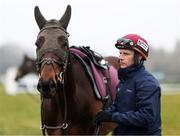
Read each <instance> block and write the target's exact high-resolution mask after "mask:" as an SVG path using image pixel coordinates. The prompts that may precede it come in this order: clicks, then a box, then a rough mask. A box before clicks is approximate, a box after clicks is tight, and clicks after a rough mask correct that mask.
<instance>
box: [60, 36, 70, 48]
mask: <svg viewBox="0 0 180 136" xmlns="http://www.w3.org/2000/svg"><path fill="white" fill-rule="evenodd" d="M58 43H59V45H60V46H61V47H63V48H65V47H67V46H68V40H67V39H66V38H65V37H63V36H60V37H58Z"/></svg>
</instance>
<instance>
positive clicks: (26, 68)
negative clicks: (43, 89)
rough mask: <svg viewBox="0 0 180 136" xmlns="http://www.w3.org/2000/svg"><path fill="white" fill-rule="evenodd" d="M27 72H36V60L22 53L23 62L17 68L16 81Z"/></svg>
mask: <svg viewBox="0 0 180 136" xmlns="http://www.w3.org/2000/svg"><path fill="white" fill-rule="evenodd" d="M29 73H35V74H38V72H37V70H36V60H35V59H33V58H30V57H28V56H27V55H24V58H23V62H22V63H21V65H20V66H19V67H18V69H17V73H16V77H15V80H16V81H18V80H19V79H20V78H22V77H24V76H25V75H27V74H29Z"/></svg>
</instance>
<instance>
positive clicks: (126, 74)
mask: <svg viewBox="0 0 180 136" xmlns="http://www.w3.org/2000/svg"><path fill="white" fill-rule="evenodd" d="M141 69H145V67H144V65H143V63H140V64H138V65H132V66H129V67H127V68H119V70H118V78H119V80H120V81H125V80H127V79H128V78H132V77H133V76H134V75H135V74H136V73H137V71H139V70H141Z"/></svg>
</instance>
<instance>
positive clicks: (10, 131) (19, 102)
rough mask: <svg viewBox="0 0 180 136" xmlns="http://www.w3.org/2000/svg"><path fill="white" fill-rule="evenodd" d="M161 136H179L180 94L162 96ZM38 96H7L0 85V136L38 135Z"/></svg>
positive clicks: (39, 132)
mask: <svg viewBox="0 0 180 136" xmlns="http://www.w3.org/2000/svg"><path fill="white" fill-rule="evenodd" d="M161 101H162V106H161V107H162V108H161V113H162V127H163V129H162V130H163V135H180V110H179V108H180V94H162V99H161ZM39 128H40V101H39V96H35V95H33V97H32V96H29V95H27V94H19V95H16V96H10V95H7V94H6V93H5V92H4V88H3V87H2V86H1V85H0V135H14V134H15V135H39V134H41V131H40V129H39Z"/></svg>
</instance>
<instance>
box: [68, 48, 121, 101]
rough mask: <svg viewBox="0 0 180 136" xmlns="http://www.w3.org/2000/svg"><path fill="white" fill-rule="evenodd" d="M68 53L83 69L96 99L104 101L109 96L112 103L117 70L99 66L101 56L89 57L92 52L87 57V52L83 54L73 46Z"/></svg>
mask: <svg viewBox="0 0 180 136" xmlns="http://www.w3.org/2000/svg"><path fill="white" fill-rule="evenodd" d="M83 48H85V47H83ZM86 50H87V48H86ZM70 52H71V53H72V54H74V56H75V57H76V58H77V60H78V61H79V62H80V63H81V64H82V66H83V67H84V69H85V71H86V73H87V75H88V77H89V79H90V81H91V84H92V86H93V90H94V91H95V94H96V96H97V98H98V99H102V100H104V99H105V98H107V96H108V95H110V96H111V99H112V100H113V101H114V100H115V96H116V95H115V90H116V86H117V84H118V82H119V80H118V77H117V70H116V69H115V68H114V67H113V66H108V65H107V64H100V63H99V62H100V61H102V59H104V58H103V57H102V56H96V57H93V56H91V57H89V56H90V55H91V54H94V53H93V52H92V51H91V53H90V54H88V55H87V52H88V51H85V52H83V49H82V48H81V47H79V48H78V47H75V46H73V47H71V48H70ZM96 58H97V59H96Z"/></svg>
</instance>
